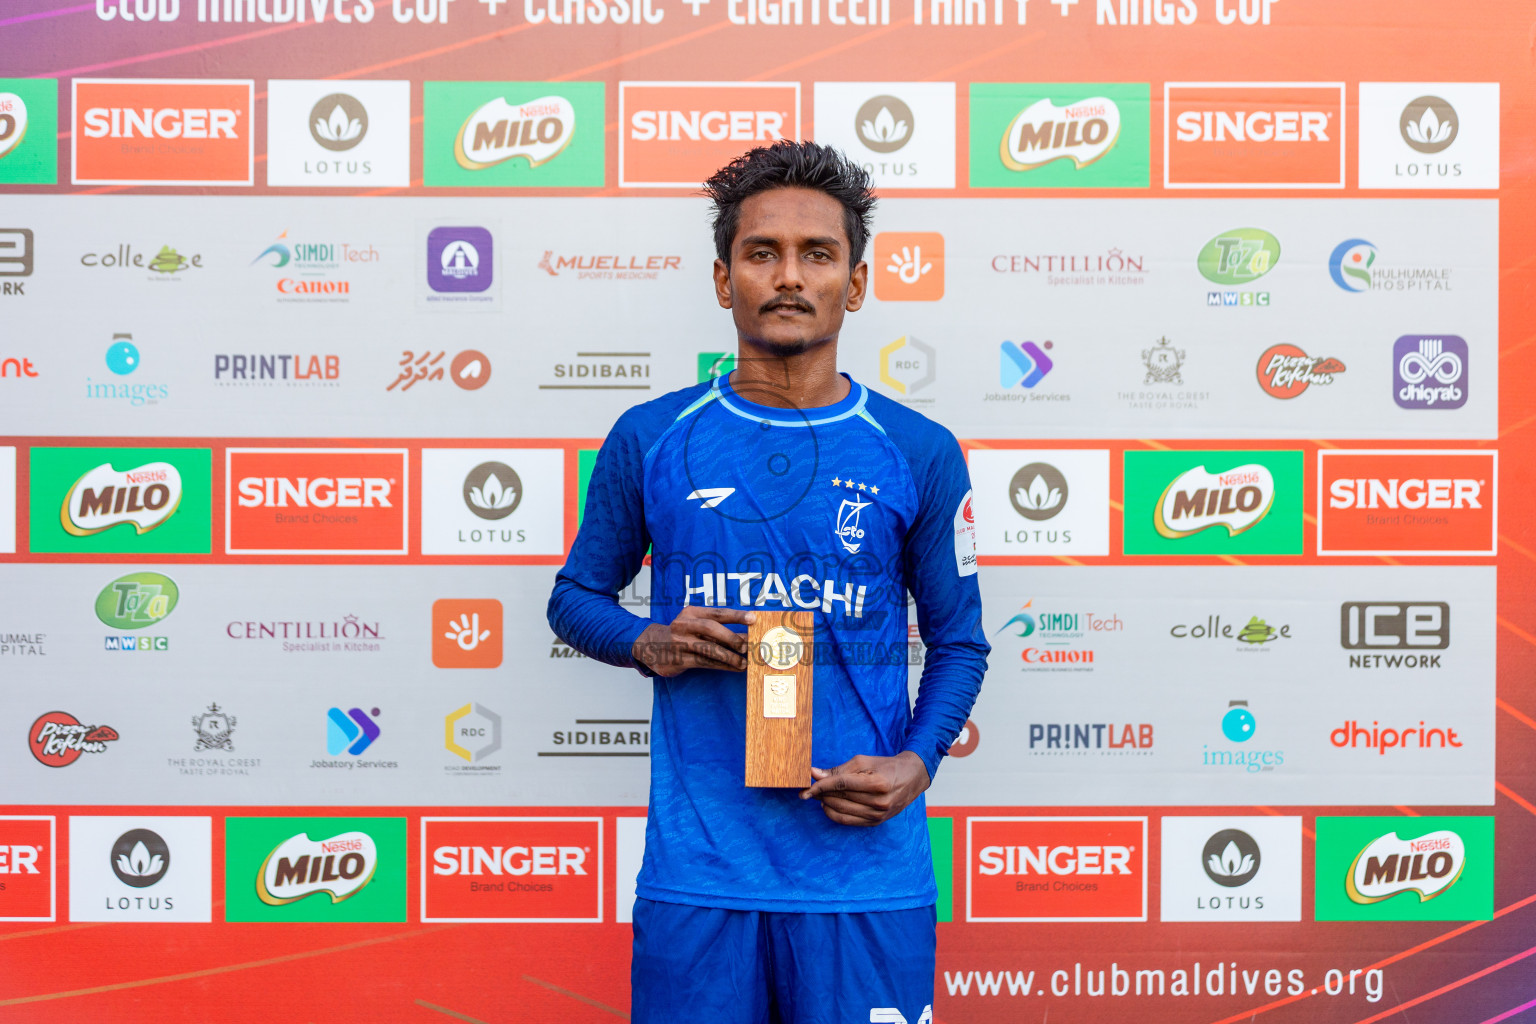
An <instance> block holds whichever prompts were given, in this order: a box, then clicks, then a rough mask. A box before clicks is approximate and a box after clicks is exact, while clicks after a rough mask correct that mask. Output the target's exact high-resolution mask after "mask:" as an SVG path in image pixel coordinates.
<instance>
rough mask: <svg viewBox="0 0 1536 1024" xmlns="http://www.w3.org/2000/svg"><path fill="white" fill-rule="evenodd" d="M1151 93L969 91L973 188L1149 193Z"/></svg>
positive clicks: (1137, 88)
mask: <svg viewBox="0 0 1536 1024" xmlns="http://www.w3.org/2000/svg"><path fill="white" fill-rule="evenodd" d="M1151 96H1152V94H1151V87H1150V86H1148V85H1144V84H1124V83H1107V82H1088V83H1068V84H1048V85H1036V84H1026V85H1010V84H992V83H980V82H978V83H973V84H972V85H971V144H970V151H971V187H972V188H999V187H1001V188H1106V187H1108V188H1145V187H1146V186H1147V185H1148V183H1149V182H1148V173H1149V170H1148V168H1149V161H1150V153H1149V149H1150V133H1151V124H1150V111H1151Z"/></svg>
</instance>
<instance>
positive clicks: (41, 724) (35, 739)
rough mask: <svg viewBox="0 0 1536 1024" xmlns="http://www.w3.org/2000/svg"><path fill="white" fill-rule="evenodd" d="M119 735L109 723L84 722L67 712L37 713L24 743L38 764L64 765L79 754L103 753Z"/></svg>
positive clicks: (75, 758) (71, 762) (76, 759)
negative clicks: (88, 723)
mask: <svg viewBox="0 0 1536 1024" xmlns="http://www.w3.org/2000/svg"><path fill="white" fill-rule="evenodd" d="M119 738H120V737H119V736H118V732H117V730H116V729H114V728H112V727H111V726H110V725H85V724H83V723H81V721H80V719H78V718H76V717H75V716H74V715H72V714H70V713H69V712H68V711H49V712H47V713H45V714H42V715H39V716H38V717H37V721H35V722H33V723H32V728H31V729H30V730H29V731H28V734H27V745H28V746H29V747H30V748H31V750H32V756H33V757H35V758H37V761H38V763H39V764H43V765H47V766H48V767H49V768H65V767H67V766H69V765H72V764H74V763H75V762H76V761H78V760H80V756H81V755H82V754H104V753H106V751H107V744H108V743H111V742H113V741H115V740H117V739H119Z"/></svg>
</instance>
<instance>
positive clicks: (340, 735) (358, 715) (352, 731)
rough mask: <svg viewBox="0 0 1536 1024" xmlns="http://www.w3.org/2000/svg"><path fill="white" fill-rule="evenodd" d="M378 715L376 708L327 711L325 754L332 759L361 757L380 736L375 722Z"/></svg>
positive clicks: (332, 709) (331, 709) (333, 709)
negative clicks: (340, 756)
mask: <svg viewBox="0 0 1536 1024" xmlns="http://www.w3.org/2000/svg"><path fill="white" fill-rule="evenodd" d="M379 714H380V712H379V709H378V708H370V709H369V710H368V711H364V710H363V709H362V708H352V709H350V710H347V711H343V710H341V708H330V709H328V710H327V711H326V713H325V752H326V753H327V754H329V755H331V756H332V757H336V756H337V755H340V754H348V755H350V756H352V757H361V756H362V755H363V752H364V751H366V750H367V749H368V748H369V747H371V746H373V744H374V741H375V740H377V739H378V738H379V736H381V735H382V730H381V729H380V728H379V724H378V721H377V719H378V717H379Z"/></svg>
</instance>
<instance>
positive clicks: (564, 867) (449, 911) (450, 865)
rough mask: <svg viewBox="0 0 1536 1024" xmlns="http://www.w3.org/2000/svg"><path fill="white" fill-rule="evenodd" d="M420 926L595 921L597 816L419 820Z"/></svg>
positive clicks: (599, 915) (598, 901) (599, 846)
mask: <svg viewBox="0 0 1536 1024" xmlns="http://www.w3.org/2000/svg"><path fill="white" fill-rule="evenodd" d="M421 844H422V858H421V874H422V880H421V919H422V920H423V921H502V922H513V921H521V922H598V921H601V920H602V919H603V882H602V879H603V822H602V819H600V818H554V817H551V818H423V819H422V821H421Z"/></svg>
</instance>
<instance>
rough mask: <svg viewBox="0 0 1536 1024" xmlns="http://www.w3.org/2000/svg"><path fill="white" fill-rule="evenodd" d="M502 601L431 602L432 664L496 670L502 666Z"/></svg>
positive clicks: (441, 666)
mask: <svg viewBox="0 0 1536 1024" xmlns="http://www.w3.org/2000/svg"><path fill="white" fill-rule="evenodd" d="M501 637H502V629H501V602H500V601H498V600H496V599H494V598H489V599H481V600H477V599H471V598H443V599H441V600H438V601H433V602H432V664H434V665H436V666H437V667H438V668H496V667H497V666H498V665H500V664H501Z"/></svg>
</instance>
